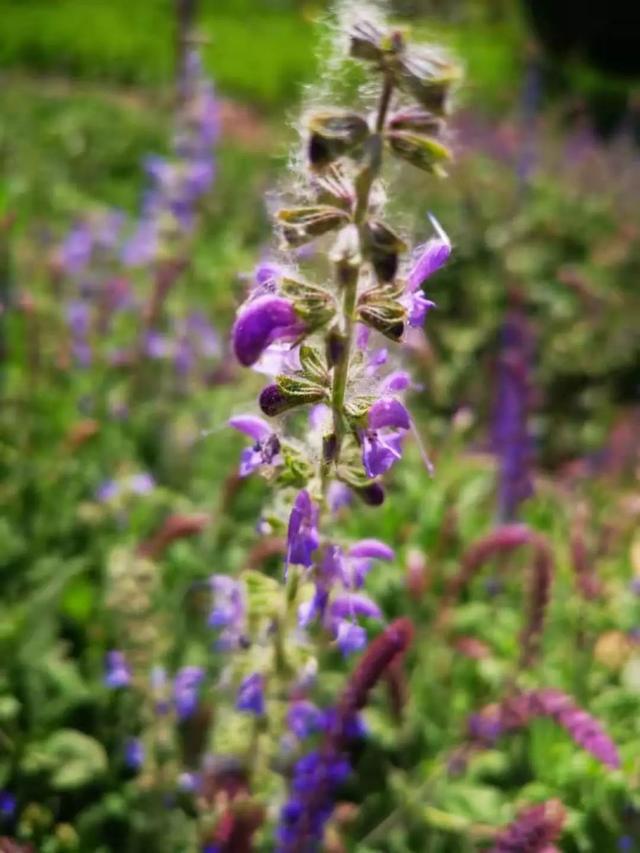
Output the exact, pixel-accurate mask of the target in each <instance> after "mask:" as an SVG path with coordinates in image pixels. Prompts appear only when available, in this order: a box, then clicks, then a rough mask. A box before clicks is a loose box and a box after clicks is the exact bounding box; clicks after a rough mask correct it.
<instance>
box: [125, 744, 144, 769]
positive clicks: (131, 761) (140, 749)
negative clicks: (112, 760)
mask: <svg viewBox="0 0 640 853" xmlns="http://www.w3.org/2000/svg"><path fill="white" fill-rule="evenodd" d="M124 763H125V764H126V765H127V767H128V768H129V769H130V770H139V769H140V768H141V767H142V765H143V764H144V745H143V743H142V741H141V740H140V738H137V737H132V738H129V739H128V740H127V741H126V743H125V745H124Z"/></svg>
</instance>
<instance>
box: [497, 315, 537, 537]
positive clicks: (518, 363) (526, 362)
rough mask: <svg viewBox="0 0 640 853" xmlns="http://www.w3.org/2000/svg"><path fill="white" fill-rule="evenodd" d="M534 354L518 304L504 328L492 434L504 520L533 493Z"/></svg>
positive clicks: (500, 514) (507, 519)
mask: <svg viewBox="0 0 640 853" xmlns="http://www.w3.org/2000/svg"><path fill="white" fill-rule="evenodd" d="M532 357H533V342H532V335H531V330H530V329H529V326H528V324H527V322H526V318H525V316H524V314H523V313H522V311H521V310H520V309H519V308H518V307H517V306H516V307H514V308H513V309H512V310H511V311H510V312H509V313H508V314H507V317H506V319H505V323H504V326H503V330H502V343H501V354H500V358H499V364H498V390H497V396H496V400H495V413H494V423H493V436H492V444H493V450H494V452H495V453H496V455H497V457H498V460H499V465H500V474H499V498H498V505H499V506H498V512H499V517H500V520H501V521H502V522H505V521H512V520H513V519H514V518H515V516H516V514H517V511H518V507H519V505H520V504H521V503H522V501H524V500H526V498H528V497H529V496H530V495H531V494H532V493H533V482H532V478H531V462H532V457H533V441H532V438H531V436H530V434H529V424H528V419H529V411H530V408H531V393H532V392H531V381H530V369H531V361H532Z"/></svg>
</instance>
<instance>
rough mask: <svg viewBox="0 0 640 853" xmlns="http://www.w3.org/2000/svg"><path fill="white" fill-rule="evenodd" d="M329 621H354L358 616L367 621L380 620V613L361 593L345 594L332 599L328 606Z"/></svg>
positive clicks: (372, 602) (375, 605)
mask: <svg viewBox="0 0 640 853" xmlns="http://www.w3.org/2000/svg"><path fill="white" fill-rule="evenodd" d="M329 611H330V617H331V619H347V618H351V619H355V618H357V617H359V616H363V617H366V618H368V619H381V618H382V611H381V610H380V608H379V607H378V605H377V604H376V603H375V601H372V600H371V599H370V598H369V597H368V596H366V595H362V594H361V593H357V592H353V593H345V594H344V595H338V596H337V597H336V598H334V599H333V601H332V602H331V604H330V606H329Z"/></svg>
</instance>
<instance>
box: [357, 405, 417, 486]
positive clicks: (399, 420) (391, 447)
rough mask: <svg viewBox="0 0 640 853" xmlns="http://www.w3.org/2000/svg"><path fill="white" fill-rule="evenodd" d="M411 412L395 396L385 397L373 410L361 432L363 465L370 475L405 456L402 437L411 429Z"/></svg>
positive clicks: (377, 473)
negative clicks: (364, 428)
mask: <svg viewBox="0 0 640 853" xmlns="http://www.w3.org/2000/svg"><path fill="white" fill-rule="evenodd" d="M410 427H411V421H410V419H409V413H408V412H407V410H406V408H405V407H404V405H403V404H402V403H401V402H400V401H399V400H398V399H396V398H395V397H382V398H381V399H379V400H377V401H376V402H375V403H374V404H373V406H372V407H371V408H370V409H369V414H368V418H367V429H366V430H364V431H363V432H362V434H361V438H362V464H363V466H364V469H365V471H366V473H367V476H368V477H377V476H379V475H380V474H384V473H385V472H386V471H388V470H389V468H391V466H392V465H393V464H394V463H395V462H397V460H398V459H400V458H401V456H402V440H403V437H404V433H405V432H406V430H408V429H410Z"/></svg>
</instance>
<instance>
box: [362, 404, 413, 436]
mask: <svg viewBox="0 0 640 853" xmlns="http://www.w3.org/2000/svg"><path fill="white" fill-rule="evenodd" d="M367 422H368V425H369V429H383V428H384V427H393V428H394V429H409V428H410V426H411V421H410V420H409V413H408V412H407V410H406V409H405V407H404V406H403V405H402V403H401V402H400V400H397V399H396V398H395V397H382V399H380V400H376V402H375V403H374V404H373V406H371V408H370V409H369V415H368V421H367Z"/></svg>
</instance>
